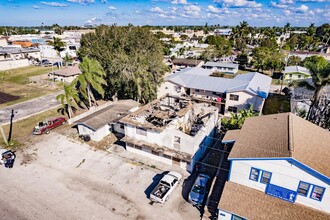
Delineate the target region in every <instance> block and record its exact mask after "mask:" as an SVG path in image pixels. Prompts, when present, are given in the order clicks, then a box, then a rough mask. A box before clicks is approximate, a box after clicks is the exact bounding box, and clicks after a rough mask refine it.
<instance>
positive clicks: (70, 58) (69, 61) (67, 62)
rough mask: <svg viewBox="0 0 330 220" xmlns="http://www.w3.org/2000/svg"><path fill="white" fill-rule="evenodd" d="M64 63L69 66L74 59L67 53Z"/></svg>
mask: <svg viewBox="0 0 330 220" xmlns="http://www.w3.org/2000/svg"><path fill="white" fill-rule="evenodd" d="M63 61H64V62H65V66H68V64H69V63H72V61H73V58H72V57H71V56H70V55H69V54H68V53H66V54H65V57H64V58H63Z"/></svg>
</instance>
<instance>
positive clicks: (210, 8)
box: [207, 5, 221, 13]
mask: <svg viewBox="0 0 330 220" xmlns="http://www.w3.org/2000/svg"><path fill="white" fill-rule="evenodd" d="M207 11H209V12H213V13H220V11H221V10H220V9H219V8H216V7H214V6H212V5H209V6H207Z"/></svg>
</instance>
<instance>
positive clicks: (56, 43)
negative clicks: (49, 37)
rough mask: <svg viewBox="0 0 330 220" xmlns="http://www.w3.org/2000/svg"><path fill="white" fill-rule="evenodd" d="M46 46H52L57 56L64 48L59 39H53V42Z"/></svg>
mask: <svg viewBox="0 0 330 220" xmlns="http://www.w3.org/2000/svg"><path fill="white" fill-rule="evenodd" d="M48 44H49V45H51V46H53V47H54V49H55V50H56V51H57V53H58V54H59V53H60V51H62V49H63V47H65V45H66V44H65V43H64V42H63V41H62V40H61V38H57V37H53V41H48Z"/></svg>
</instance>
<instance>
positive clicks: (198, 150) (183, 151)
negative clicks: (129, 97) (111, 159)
mask: <svg viewBox="0 0 330 220" xmlns="http://www.w3.org/2000/svg"><path fill="white" fill-rule="evenodd" d="M120 123H121V124H122V125H123V127H124V131H123V134H124V135H125V137H124V138H123V139H122V141H123V142H125V143H126V150H127V151H131V152H134V153H138V154H140V155H143V156H146V157H149V158H152V159H154V160H157V161H161V162H163V163H167V164H170V165H172V164H175V165H179V166H181V167H182V168H185V169H187V170H188V171H192V169H193V167H194V163H195V161H197V160H198V159H199V158H200V157H201V155H202V153H203V151H204V150H205V149H206V147H207V146H208V145H209V144H210V143H211V140H212V138H209V136H212V135H213V132H214V128H215V126H216V125H217V123H218V109H217V108H215V107H213V106H209V105H208V104H205V103H195V102H193V101H191V100H190V99H189V98H182V97H181V98H180V97H175V96H166V97H163V98H161V99H159V100H155V101H153V102H151V103H149V104H147V105H145V106H143V107H141V108H140V109H139V110H137V111H135V112H133V113H131V114H129V115H127V116H126V117H124V118H123V119H121V120H120Z"/></svg>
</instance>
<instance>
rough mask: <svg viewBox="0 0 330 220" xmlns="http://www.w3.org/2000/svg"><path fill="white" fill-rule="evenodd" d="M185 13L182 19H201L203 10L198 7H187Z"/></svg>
mask: <svg viewBox="0 0 330 220" xmlns="http://www.w3.org/2000/svg"><path fill="white" fill-rule="evenodd" d="M183 9H184V13H183V14H181V17H186V18H188V17H199V16H200V14H199V12H200V11H201V8H200V7H198V6H197V5H186V6H184V7H183Z"/></svg>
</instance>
